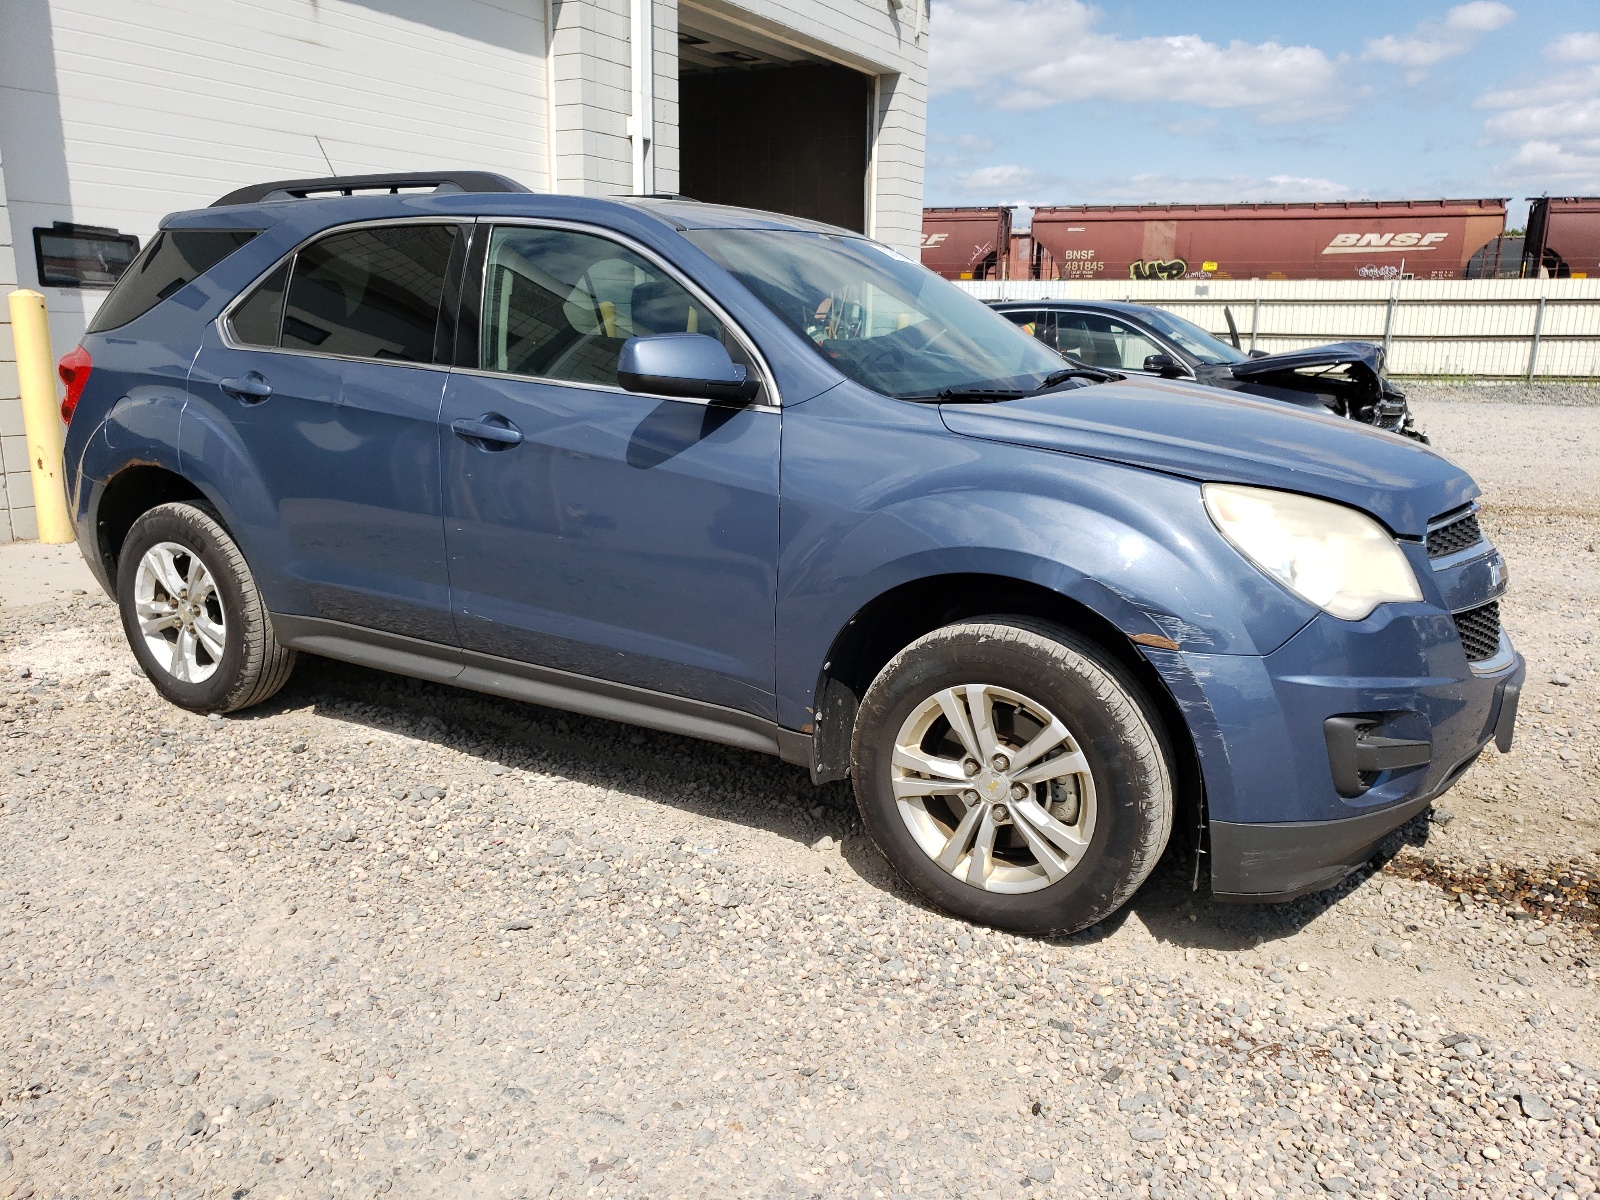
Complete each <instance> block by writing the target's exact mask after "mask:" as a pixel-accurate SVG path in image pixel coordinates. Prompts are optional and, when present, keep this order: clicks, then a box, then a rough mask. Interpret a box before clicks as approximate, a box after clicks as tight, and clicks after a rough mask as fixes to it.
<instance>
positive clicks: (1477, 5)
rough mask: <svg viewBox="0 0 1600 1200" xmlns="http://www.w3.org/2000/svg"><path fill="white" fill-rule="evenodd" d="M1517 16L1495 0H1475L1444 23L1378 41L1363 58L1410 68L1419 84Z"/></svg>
mask: <svg viewBox="0 0 1600 1200" xmlns="http://www.w3.org/2000/svg"><path fill="white" fill-rule="evenodd" d="M1516 15H1517V14H1516V13H1515V12H1513V11H1512V9H1511V8H1510V7H1509V6H1507V5H1504V4H1499V3H1496V2H1495V0H1472V3H1470V4H1458V5H1456V6H1455V7H1454V8H1452V9H1451V10H1450V11H1449V12H1447V13H1446V14H1445V16H1444V20H1443V21H1423V22H1422V23H1421V24H1419V25H1418V26H1417V27H1416V28H1415V29H1414V30H1412V31H1411V32H1410V33H1408V34H1403V35H1401V36H1398V37H1396V36H1395V35H1393V34H1391V35H1389V36H1388V37H1381V38H1374V39H1373V40H1372V41H1370V42H1368V43H1367V47H1366V50H1365V51H1363V52H1362V55H1361V57H1362V58H1365V59H1367V60H1369V61H1371V62H1381V63H1390V64H1392V65H1394V66H1397V67H1410V68H1411V70H1410V71H1409V72H1408V73H1407V75H1406V81H1407V82H1408V83H1417V82H1419V81H1420V80H1421V79H1422V78H1423V77H1424V76H1425V75H1426V74H1427V73H1428V68H1429V67H1432V66H1436V65H1437V64H1439V63H1441V62H1443V61H1445V59H1447V58H1457V57H1459V56H1460V55H1463V54H1465V53H1466V52H1467V51H1469V50H1471V49H1472V47H1473V44H1474V43H1475V42H1476V41H1477V40H1478V38H1480V37H1481V36H1483V35H1484V34H1486V33H1493V32H1494V31H1495V30H1496V29H1499V28H1501V27H1503V26H1505V25H1508V24H1510V22H1512V21H1513V20H1515V19H1516Z"/></svg>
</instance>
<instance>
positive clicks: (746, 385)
mask: <svg viewBox="0 0 1600 1200" xmlns="http://www.w3.org/2000/svg"><path fill="white" fill-rule="evenodd" d="M617 382H618V383H620V384H621V385H622V386H623V387H624V388H626V389H627V390H628V391H630V392H649V393H651V394H653V395H656V396H683V397H686V398H688V399H691V400H726V401H732V402H735V403H739V404H748V403H749V402H750V401H752V400H754V399H755V398H756V393H757V392H758V391H760V390H761V381H760V380H759V379H757V378H755V377H754V376H753V375H751V374H750V372H749V371H748V370H746V369H745V368H744V367H743V366H740V365H738V364H736V363H735V362H734V361H733V359H731V358H729V357H728V350H727V347H725V346H724V345H723V344H722V343H721V342H719V341H717V339H716V338H714V337H707V336H706V335H705V334H703V333H657V334H652V335H651V336H649V337H632V338H629V339H628V340H627V341H626V342H624V343H622V353H621V355H619V356H618V358H617Z"/></svg>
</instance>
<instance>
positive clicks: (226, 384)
mask: <svg viewBox="0 0 1600 1200" xmlns="http://www.w3.org/2000/svg"><path fill="white" fill-rule="evenodd" d="M217 386H218V387H220V388H221V389H222V390H223V391H225V392H227V393H228V395H230V396H232V397H233V398H234V399H235V400H242V401H243V402H244V403H246V404H260V403H261V402H262V401H263V400H265V399H266V398H267V397H268V396H270V395H272V385H271V384H270V383H268V382H267V377H266V376H265V375H263V374H261V372H260V371H250V372H248V373H246V374H245V375H242V376H240V377H239V378H238V379H219V380H218V381H217Z"/></svg>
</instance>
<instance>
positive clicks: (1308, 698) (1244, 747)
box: [1149, 604, 1526, 901]
mask: <svg viewBox="0 0 1600 1200" xmlns="http://www.w3.org/2000/svg"><path fill="white" fill-rule="evenodd" d="M1149 657H1150V659H1151V661H1152V662H1153V663H1154V664H1155V665H1156V667H1157V669H1158V670H1159V671H1161V673H1162V675H1163V677H1164V678H1165V679H1166V680H1167V682H1168V685H1169V686H1170V687H1171V689H1172V691H1173V694H1174V697H1175V698H1176V699H1177V701H1178V704H1179V707H1180V709H1181V710H1182V711H1183V713H1184V715H1185V717H1186V718H1187V719H1188V721H1189V727H1190V731H1191V733H1192V734H1193V735H1194V741H1195V746H1196V749H1197V751H1198V752H1199V759H1200V769H1201V775H1202V778H1203V780H1204V783H1205V793H1206V810H1207V812H1206V815H1207V829H1208V834H1209V837H1208V842H1209V845H1208V851H1209V854H1208V861H1209V865H1210V874H1211V889H1212V892H1213V894H1214V895H1215V896H1216V897H1217V898H1218V899H1222V900H1236V901H1274V900H1288V899H1292V898H1294V897H1296V896H1300V895H1304V894H1305V893H1307V892H1312V891H1317V890H1319V889H1322V888H1326V887H1329V886H1331V885H1332V884H1334V883H1337V882H1338V880H1339V879H1341V878H1342V877H1344V876H1345V875H1347V874H1349V872H1350V871H1352V870H1354V869H1355V868H1356V867H1358V866H1360V865H1361V864H1362V863H1363V862H1365V861H1366V860H1367V859H1368V858H1369V857H1370V856H1371V854H1372V852H1373V850H1374V849H1375V848H1376V846H1377V844H1378V843H1379V842H1381V841H1382V840H1383V838H1384V837H1386V836H1387V835H1388V834H1389V833H1390V832H1392V831H1393V830H1395V829H1397V828H1398V827H1399V826H1401V825H1403V824H1405V823H1406V822H1407V821H1408V820H1410V819H1411V818H1412V817H1413V816H1415V815H1416V814H1417V813H1419V812H1421V811H1423V810H1424V809H1425V808H1427V806H1428V805H1429V804H1430V803H1431V802H1432V801H1433V800H1434V799H1435V798H1436V797H1438V796H1439V795H1441V794H1443V793H1444V792H1445V791H1447V790H1448V789H1449V788H1450V787H1451V785H1453V784H1454V783H1455V782H1456V780H1457V779H1458V778H1460V776H1461V775H1462V773H1463V772H1465V771H1466V770H1467V768H1468V767H1470V766H1471V765H1472V762H1473V760H1474V759H1476V758H1477V756H1478V754H1479V753H1480V752H1481V751H1482V750H1483V748H1484V747H1485V746H1486V745H1488V743H1489V742H1490V741H1498V743H1499V744H1500V746H1501V748H1502V749H1503V750H1504V749H1509V748H1510V744H1511V737H1512V731H1513V728H1514V725H1515V721H1516V710H1517V700H1518V697H1519V695H1520V691H1521V685H1522V679H1523V676H1524V674H1525V671H1526V668H1525V667H1524V665H1523V661H1522V659H1521V657H1520V656H1519V655H1517V654H1516V652H1515V651H1514V650H1513V649H1512V648H1511V645H1510V642H1509V640H1505V639H1504V636H1503V635H1502V643H1501V653H1500V654H1497V655H1496V657H1495V659H1494V660H1493V661H1492V662H1487V663H1482V664H1478V666H1477V669H1474V667H1473V666H1472V665H1470V664H1469V663H1468V662H1467V660H1466V657H1465V654H1464V652H1463V650H1462V648H1461V642H1460V639H1459V638H1458V637H1457V636H1456V631H1455V629H1454V626H1453V625H1452V623H1451V618H1450V616H1449V614H1448V613H1441V612H1439V610H1438V609H1436V608H1429V607H1427V606H1425V605H1420V604H1419V605H1391V606H1385V608H1384V609H1380V610H1379V611H1378V612H1377V613H1375V614H1374V615H1373V616H1371V617H1369V618H1368V619H1367V620H1366V621H1364V622H1345V621H1337V620H1335V619H1334V618H1331V617H1319V618H1317V619H1315V620H1313V621H1312V622H1311V623H1310V624H1309V625H1308V626H1306V627H1305V628H1304V629H1303V630H1301V631H1300V633H1298V634H1296V635H1295V636H1294V637H1293V638H1291V639H1289V641H1288V642H1287V643H1286V644H1285V645H1284V646H1282V647H1281V648H1279V649H1278V650H1277V651H1275V652H1274V653H1272V654H1270V655H1267V656H1265V657H1261V658H1257V657H1251V656H1245V655H1205V654H1193V653H1185V652H1181V651H1166V652H1163V651H1155V652H1151V654H1150V656H1149ZM1488 668H1492V669H1488ZM1351 729H1355V730H1357V731H1359V732H1358V733H1357V734H1351V733H1350V730H1351ZM1369 735H1370V741H1368V740H1363V741H1362V742H1361V743H1360V745H1359V749H1358V750H1357V751H1355V752H1352V751H1351V750H1350V748H1349V747H1348V746H1345V747H1341V746H1340V745H1339V744H1338V743H1339V742H1340V739H1341V738H1348V737H1350V736H1359V737H1360V738H1362V739H1368V737H1369ZM1341 751H1343V752H1342V753H1341ZM1356 768H1359V769H1360V770H1359V777H1360V786H1359V788H1357V787H1352V785H1351V778H1352V771H1353V770H1355V769H1356Z"/></svg>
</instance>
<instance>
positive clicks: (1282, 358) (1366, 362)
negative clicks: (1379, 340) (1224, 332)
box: [1228, 342, 1383, 379]
mask: <svg viewBox="0 0 1600 1200" xmlns="http://www.w3.org/2000/svg"><path fill="white" fill-rule="evenodd" d="M1340 363H1359V364H1360V365H1361V366H1364V367H1366V368H1367V370H1369V371H1371V372H1372V373H1373V374H1374V375H1382V374H1383V347H1382V346H1379V345H1375V344H1374V343H1372V342H1335V343H1333V344H1332V345H1331V346H1311V347H1309V348H1307V349H1305V350H1287V351H1285V352H1284V353H1282V354H1267V355H1264V356H1263V357H1261V358H1252V359H1249V360H1247V361H1245V362H1242V363H1229V364H1228V370H1229V371H1231V372H1232V373H1233V376H1234V378H1236V379H1255V378H1257V377H1258V376H1262V375H1275V374H1277V373H1278V372H1279V371H1299V370H1301V369H1303V368H1305V367H1334V366H1338V365H1339V364H1340Z"/></svg>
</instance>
